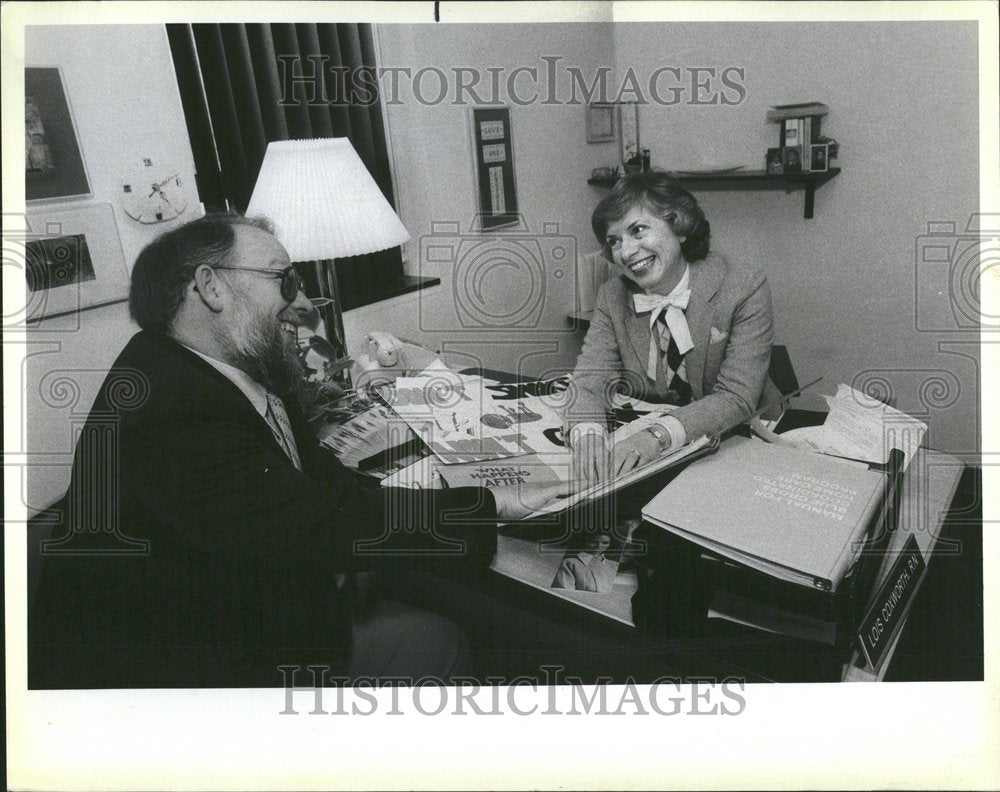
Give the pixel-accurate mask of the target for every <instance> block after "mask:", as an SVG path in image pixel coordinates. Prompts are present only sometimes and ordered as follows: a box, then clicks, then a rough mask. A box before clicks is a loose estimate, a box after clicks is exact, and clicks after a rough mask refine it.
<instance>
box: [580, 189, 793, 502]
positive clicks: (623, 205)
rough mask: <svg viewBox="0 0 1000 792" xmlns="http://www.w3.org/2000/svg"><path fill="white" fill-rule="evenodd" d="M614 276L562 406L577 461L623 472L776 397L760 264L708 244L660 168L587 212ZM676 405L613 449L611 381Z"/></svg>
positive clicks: (589, 476) (698, 219)
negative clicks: (608, 423) (733, 258)
mask: <svg viewBox="0 0 1000 792" xmlns="http://www.w3.org/2000/svg"><path fill="white" fill-rule="evenodd" d="M591 225H592V227H593V229H594V234H595V235H596V236H597V239H598V241H599V242H600V243H601V245H602V247H603V252H604V256H605V258H606V259H607V260H608V261H609V262H611V264H612V270H613V271H614V272H616V273H617V275H618V276H617V277H613V278H611V280H609V281H608V282H607V283H605V284H604V285H603V286H602V287H601V288H600V291H599V292H598V295H597V300H596V305H595V309H594V317H593V319H592V320H591V324H590V330H589V331H588V332H587V337H586V339H585V340H584V344H583V350H582V351H581V353H580V357H579V359H578V360H577V364H576V368H575V370H574V372H573V382H574V385H575V398H574V399H573V400H572V403H571V405H570V407H569V408H568V409H567V424H568V437H569V445H570V447H571V448H572V450H573V464H574V472H575V475H576V477H577V478H579V479H582V480H584V481H587V482H594V481H599V480H601V479H603V478H605V477H607V476H609V475H610V476H615V475H620V474H621V473H624V472H627V471H628V470H631V469H633V468H635V467H639V466H641V465H644V464H646V463H648V462H650V461H652V460H653V459H655V458H656V457H658V456H659V455H660V454H661V453H663V452H664V451H666V450H668V449H670V448H673V447H677V446H681V445H684V444H685V443H686V442H688V440H691V439H694V438H696V437H698V436H700V435H703V434H711V433H713V432H717V431H720V430H724V429H728V428H730V427H732V426H735V425H736V424H738V423H739V422H740V421H742V420H744V419H746V418H748V417H749V416H750V415H751V414H752V413H753V412H754V411H755V410H756V409H757V407H758V404H762V403H772V402H776V400H777V390H776V389H775V388H774V386H773V385H771V383H770V382H769V380H768V377H767V372H768V366H769V365H770V360H771V339H772V318H771V292H770V289H769V287H768V284H767V278H766V277H765V276H764V273H763V272H762V271H761V270H759V269H757V268H756V267H752V266H749V265H745V264H737V263H734V262H730V261H727V260H726V259H725V258H723V257H722V256H720V255H718V254H716V253H712V252H709V224H708V220H706V219H705V214H704V212H703V211H702V210H701V207H700V206H699V205H698V202H697V201H696V200H695V198H694V196H693V195H691V193H689V192H688V191H687V190H685V189H684V188H683V187H682V186H681V185H680V184H679V183H678V182H677V181H676V180H674V179H673V178H671V177H670V176H669V175H667V174H666V173H664V172H662V171H656V170H654V171H650V172H648V173H636V174H630V175H627V176H625V177H624V178H623V179H621V180H620V181H619V182H618V183H617V184H616V185H615V187H614V188H613V189H612V190H611V192H610V194H609V195H608V196H607V197H606V198H605V199H604V200H603V201H601V202H600V203H599V204H598V205H597V208H596V209H595V210H594V213H593V216H592V217H591ZM616 391H618V392H622V393H625V394H626V395H629V396H634V397H636V398H640V399H644V400H646V401H652V402H660V403H665V404H672V405H674V406H675V409H674V410H673V412H672V413H671V414H670V416H667V417H663V418H658V419H656V420H648V419H643V420H644V424H645V425H644V427H643V430H642V431H639V432H637V433H635V434H633V435H632V436H630V437H629V438H628V439H627V440H623V441H621V442H619V443H617V444H616V446H615V448H610V447H609V443H608V438H607V428H606V425H605V412H606V410H607V409H608V408H609V407H610V404H611V396H612V394H613V393H614V392H616Z"/></svg>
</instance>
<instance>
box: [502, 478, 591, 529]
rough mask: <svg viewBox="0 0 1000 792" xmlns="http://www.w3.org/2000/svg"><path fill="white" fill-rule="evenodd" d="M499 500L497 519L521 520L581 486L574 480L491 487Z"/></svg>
mask: <svg viewBox="0 0 1000 792" xmlns="http://www.w3.org/2000/svg"><path fill="white" fill-rule="evenodd" d="M489 489H490V491H491V492H492V493H493V497H494V498H495V499H496V502H497V519H500V520H504V521H511V520H520V519H521V518H522V517H526V516H527V515H529V514H531V513H532V512H533V511H535V510H536V509H540V508H541V507H542V506H544V505H545V504H546V503H549V502H550V501H553V500H555V499H556V498H565V497H566V496H567V495H571V494H572V493H574V492H576V490H577V489H579V487H578V486H577V485H576V482H574V481H567V482H556V483H554V484H511V485H509V486H505V487H490V488H489Z"/></svg>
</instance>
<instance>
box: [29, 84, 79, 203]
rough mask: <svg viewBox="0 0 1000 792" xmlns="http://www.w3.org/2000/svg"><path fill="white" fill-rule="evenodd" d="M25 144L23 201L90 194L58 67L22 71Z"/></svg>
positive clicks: (77, 196)
mask: <svg viewBox="0 0 1000 792" xmlns="http://www.w3.org/2000/svg"><path fill="white" fill-rule="evenodd" d="M24 147H25V151H24V197H25V199H26V200H28V201H43V200H55V199H60V200H61V199H66V198H79V197H84V196H88V195H90V183H89V181H88V180H87V169H86V168H85V167H84V164H83V156H82V155H81V153H80V144H79V142H78V140H77V136H76V128H75V127H74V125H73V116H72V113H71V112H70V107H69V102H68V101H67V99H66V92H65V90H64V89H63V82H62V75H60V73H59V69H56V68H26V69H25V70H24Z"/></svg>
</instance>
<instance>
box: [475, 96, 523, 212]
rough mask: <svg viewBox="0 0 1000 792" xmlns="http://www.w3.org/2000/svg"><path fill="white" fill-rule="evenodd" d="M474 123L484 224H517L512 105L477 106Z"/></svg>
mask: <svg viewBox="0 0 1000 792" xmlns="http://www.w3.org/2000/svg"><path fill="white" fill-rule="evenodd" d="M472 126H473V137H474V139H475V146H476V184H477V185H478V188H479V206H480V220H481V222H482V228H483V230H484V231H488V230H490V229H492V228H501V227H503V226H509V225H513V224H514V223H516V222H517V190H516V186H515V184H514V146H513V143H512V139H511V131H510V108H509V107H491V108H483V107H477V108H473V110H472Z"/></svg>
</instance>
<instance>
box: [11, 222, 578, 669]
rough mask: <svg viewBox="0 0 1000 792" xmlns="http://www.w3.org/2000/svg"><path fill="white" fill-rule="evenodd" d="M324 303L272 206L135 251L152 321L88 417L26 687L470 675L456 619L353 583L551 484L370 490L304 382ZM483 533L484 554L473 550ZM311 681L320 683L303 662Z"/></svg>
mask: <svg viewBox="0 0 1000 792" xmlns="http://www.w3.org/2000/svg"><path fill="white" fill-rule="evenodd" d="M311 308H312V306H311V303H310V302H309V301H308V299H307V298H306V297H305V295H304V294H303V292H302V283H301V281H300V280H299V277H298V274H297V273H296V272H295V270H294V268H293V267H292V265H291V262H290V260H289V257H288V253H287V252H286V251H285V249H284V248H283V247H282V245H281V244H280V243H279V242H278V240H277V239H276V238H275V237H274V236H273V234H272V232H271V228H270V225H269V224H268V223H267V221H264V220H259V219H249V218H244V217H242V216H240V215H235V214H230V215H210V216H207V217H204V218H202V219H200V220H195V221H193V222H190V223H187V224H185V225H183V226H180V227H178V228H177V229H174V230H172V231H169V232H167V233H165V234H163V235H161V236H160V237H158V238H157V239H156V240H154V241H153V242H152V243H150V244H149V245H148V246H147V247H146V248H145V249H144V250H143V251H142V252H141V253H140V254H139V256H138V258H137V260H136V263H135V267H134V268H133V272H132V284H131V291H130V294H129V310H130V312H131V315H132V317H133V319H134V320H135V321H136V323H137V324H138V325H139V326H140V327H141V328H142V330H141V331H140V332H138V333H136V334H135V335H134V336H133V337H132V338H131V340H130V341H129V342H128V344H127V345H126V347H125V349H124V350H123V351H122V353H121V354H120V355H119V357H118V359H117V360H116V361H115V363H114V364H113V366H112V368H111V371H110V372H109V374H108V376H107V378H106V380H105V382H104V384H103V386H102V387H101V390H100V392H99V394H98V396H97V399H96V401H95V403H94V406H93V408H92V410H91V413H90V416H89V418H88V421H87V424H86V426H85V427H84V429H83V430H82V432H81V434H80V438H79V442H78V444H77V449H76V454H75V458H74V465H73V474H72V478H71V484H70V488H69V491H68V492H67V497H66V501H65V509H64V512H65V520H64V524H63V525H61V526H60V527H59V528H60V529H61V530H60V529H57V530H56V531H55V532H54V535H55V537H56V539H54V540H53V541H51V542H49V543H48V545H47V547H46V548H45V551H44V552H43V560H42V571H41V580H40V584H39V591H38V594H37V596H36V598H35V603H34V607H33V610H32V618H31V622H30V630H29V655H30V656H29V685H30V686H31V687H57V688H61V687H162V686H178V685H179V686H185V687H194V686H226V687H237V686H273V685H278V684H281V683H282V681H283V676H282V673H281V671H280V670H279V667H280V666H285V667H288V666H294V667H298V668H301V672H300V675H299V676H300V677H302V676H306V675H307V672H306V670H305V666H307V665H318V666H322V667H326V668H327V669H329V670H328V673H332V674H333V675H334V676H346V677H348V678H351V679H358V678H361V677H389V676H391V677H401V676H402V677H410V678H417V677H429V676H433V677H436V678H439V679H443V680H447V679H449V678H452V677H454V676H456V675H462V674H464V673H468V672H469V670H470V669H469V668H468V652H467V648H466V646H465V644H464V637H463V635H462V633H461V632H460V631H459V630H458V628H457V627H455V626H454V625H453V624H452V623H451V622H449V621H447V620H446V619H444V618H443V617H440V616H437V615H435V614H431V613H428V612H426V611H420V610H417V609H415V608H412V607H409V606H406V605H403V604H400V603H392V602H381V603H379V604H377V605H370V604H365V603H363V602H360V601H359V599H358V597H357V596H356V593H357V592H356V587H355V586H354V581H355V579H356V573H358V572H362V571H364V570H365V569H366V568H367V566H368V565H369V563H370V562H371V560H372V558H376V559H377V558H378V557H379V556H380V555H383V556H384V555H386V554H390V555H391V554H396V555H399V554H400V553H402V554H407V553H412V554H416V555H427V554H428V553H429V552H432V551H434V550H450V551H451V552H452V554H454V552H455V550H456V548H458V549H461V548H463V547H464V548H465V549H466V555H467V556H472V557H471V558H469V559H468V561H469V562H470V563H478V564H485V563H486V562H488V559H489V557H490V556H491V555H492V550H493V547H494V545H495V532H494V530H493V529H494V528H495V525H496V520H497V518H498V517H500V518H503V519H507V520H512V519H517V518H518V517H520V516H523V515H524V514H526V513H527V512H528V511H530V510H533V509H534V508H537V507H538V506H539V505H541V504H542V503H544V502H546V501H548V500H550V499H551V498H553V497H555V496H556V495H557V494H559V493H558V490H557V489H556V488H554V487H551V486H549V487H537V486H536V487H535V488H521V489H520V490H519V491H517V492H515V491H514V490H513V488H496V489H493V490H492V491H491V490H487V489H479V488H459V489H451V490H443V491H437V492H420V491H409V490H391V489H379V488H377V487H374V488H373V487H370V486H366V485H365V483H364V482H362V481H361V480H359V479H358V478H356V477H355V475H354V474H352V473H351V472H350V471H348V470H347V469H346V468H345V467H344V466H343V465H342V464H341V463H340V462H339V461H338V460H337V459H336V458H334V457H333V456H332V454H329V453H327V452H325V451H323V450H322V449H321V448H320V446H319V444H318V443H317V441H316V438H315V436H314V435H313V434H312V433H311V431H310V429H309V426H308V424H307V423H306V422H305V420H304V417H303V415H302V412H301V410H300V409H299V407H298V405H297V403H296V400H295V398H294V396H293V395H292V391H293V389H294V387H295V385H296V383H297V381H298V380H299V378H300V377H301V373H302V371H301V367H300V363H299V361H298V357H297V355H296V346H297V342H296V331H297V328H298V326H299V325H301V324H302V323H303V322H304V321H305V318H306V316H307V315H308V314H309V312H310V310H311ZM470 548H471V550H470ZM307 681H308V680H307Z"/></svg>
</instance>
